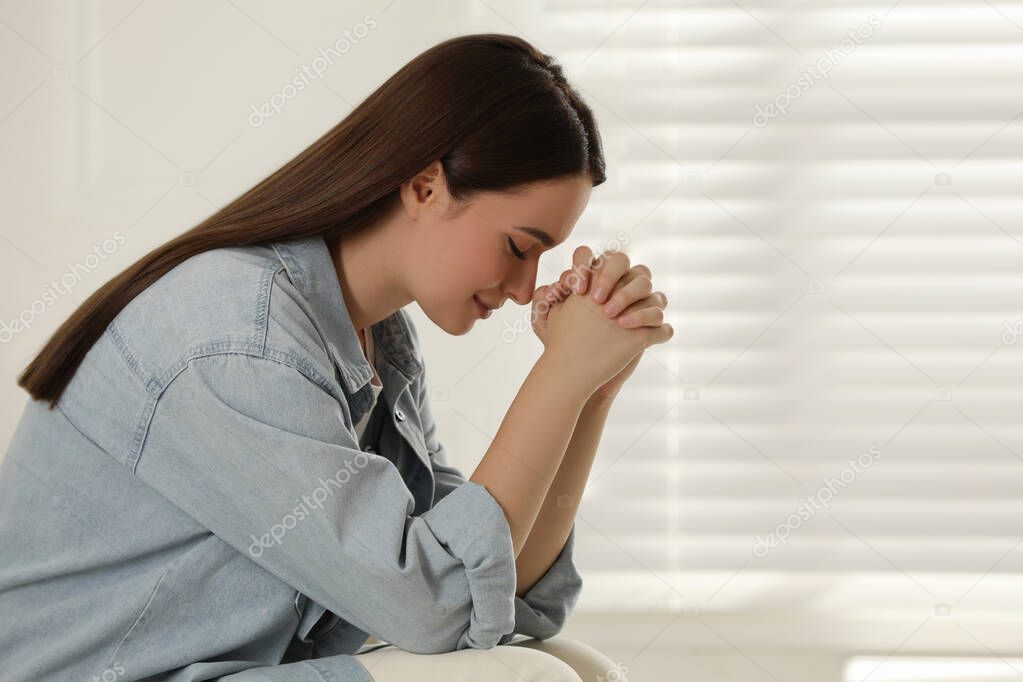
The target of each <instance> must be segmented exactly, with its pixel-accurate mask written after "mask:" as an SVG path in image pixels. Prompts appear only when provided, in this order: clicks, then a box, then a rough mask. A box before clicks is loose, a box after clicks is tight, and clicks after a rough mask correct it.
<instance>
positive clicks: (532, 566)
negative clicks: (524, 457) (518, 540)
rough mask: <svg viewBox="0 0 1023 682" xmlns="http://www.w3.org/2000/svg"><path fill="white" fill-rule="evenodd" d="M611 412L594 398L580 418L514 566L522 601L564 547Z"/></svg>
mask: <svg viewBox="0 0 1023 682" xmlns="http://www.w3.org/2000/svg"><path fill="white" fill-rule="evenodd" d="M610 409H611V399H610V398H605V399H601V398H598V397H593V398H591V399H590V400H588V401H587V403H586V405H585V406H584V407H583V409H582V411H581V413H580V415H579V419H578V421H577V423H576V426H575V432H574V433H573V434H572V438H571V440H570V441H569V444H568V447H567V448H566V450H565V455H564V457H563V458H562V460H561V466H560V467H559V468H558V471H557V474H556V475H555V477H554V481H553V482H552V483H551V486H550V489H549V490H548V491H547V495H546V497H545V498H544V501H543V504H542V505H541V508H540V513H539V514H538V515H537V518H536V521H535V523H534V524H533V527H532V530H531V531H530V534H529V538H528V539H527V540H526V544H525V545H524V546H523V548H522V551H521V552H520V553H519V555H518V558H517V560H516V562H515V569H516V578H517V584H516V594H518V595H519V596H520V597H521V596H523V595H524V594H525V593H526V592H528V591H529V589H530V588H531V587H532V586H533V585H534V584H535V583H536V581H538V580H539V579H540V578H542V577H543V575H544V574H545V573H547V571H548V569H549V568H550V567H551V565H552V564H553V563H554V561H555V559H557V558H558V555H559V554H560V553H561V550H562V548H563V547H564V546H565V541H566V540H567V539H568V534H569V532H570V531H571V530H572V523H573V522H574V521H575V516H576V511H577V510H578V509H579V502H580V500H581V499H582V495H583V491H584V490H585V488H586V482H587V480H589V476H590V470H591V468H592V466H593V459H594V457H595V455H596V452H597V445H598V444H599V443H600V437H601V435H602V434H603V432H604V424H605V423H606V421H607V415H608V412H609V411H610Z"/></svg>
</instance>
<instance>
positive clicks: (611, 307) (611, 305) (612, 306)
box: [604, 301, 618, 315]
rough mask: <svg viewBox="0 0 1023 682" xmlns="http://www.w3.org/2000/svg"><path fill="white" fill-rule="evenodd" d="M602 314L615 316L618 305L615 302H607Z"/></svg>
mask: <svg viewBox="0 0 1023 682" xmlns="http://www.w3.org/2000/svg"><path fill="white" fill-rule="evenodd" d="M604 312H605V313H606V314H608V315H617V314H618V303H617V302H616V301H608V303H607V305H605V306H604Z"/></svg>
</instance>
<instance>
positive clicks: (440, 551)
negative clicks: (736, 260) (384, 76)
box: [0, 35, 672, 681]
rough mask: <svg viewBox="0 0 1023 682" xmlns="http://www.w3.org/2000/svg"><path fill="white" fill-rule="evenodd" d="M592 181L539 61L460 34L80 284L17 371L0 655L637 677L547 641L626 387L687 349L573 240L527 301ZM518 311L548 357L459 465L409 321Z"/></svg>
mask: <svg viewBox="0 0 1023 682" xmlns="http://www.w3.org/2000/svg"><path fill="white" fill-rule="evenodd" d="M604 179H605V178H604V160H603V157H602V152H601V147H600V138H599V135H598V132H597V130H596V127H595V125H594V122H593V116H592V114H591V112H590V110H589V109H588V108H587V107H586V105H585V104H583V103H582V101H581V100H580V98H579V97H578V95H577V94H576V93H575V92H574V90H573V89H572V88H571V87H570V86H568V84H567V83H566V82H565V80H564V78H563V77H562V75H561V71H560V68H559V67H558V66H557V65H556V64H554V63H553V61H552V59H551V58H550V57H548V56H546V55H544V54H542V53H540V52H538V51H536V50H535V49H534V48H533V47H532V46H530V45H529V44H528V43H526V42H524V41H522V40H520V39H518V38H515V37H512V36H502V35H476V36H465V37H461V38H455V39H452V40H448V41H446V42H444V43H441V44H439V45H437V46H435V47H433V48H432V49H430V50H427V51H426V52H424V53H423V54H421V55H419V56H418V57H416V58H415V59H414V60H412V61H411V62H410V63H409V64H408V65H406V66H405V67H404V68H402V69H401V70H400V71H399V72H398V73H396V74H395V75H394V76H393V77H391V78H390V79H389V80H388V81H387V82H385V83H384V84H383V85H382V86H381V87H380V88H378V89H377V90H376V91H375V92H374V93H372V94H371V95H370V96H369V97H368V98H367V99H366V100H365V101H364V102H363V103H362V104H361V105H360V106H358V107H357V108H356V109H355V110H354V111H353V112H352V113H351V114H350V115H349V116H348V117H347V118H345V119H344V120H343V121H342V122H341V123H339V124H338V125H337V126H336V127H335V128H334V129H332V130H331V131H329V132H328V133H326V134H325V135H324V136H323V137H321V138H320V139H319V140H317V141H316V142H314V143H313V144H312V145H311V146H310V147H309V148H308V149H306V150H305V151H303V152H302V153H301V154H299V155H298V156H297V157H296V158H294V159H293V160H291V161H290V162H289V163H287V164H286V165H284V166H283V167H282V168H281V169H279V170H278V171H276V172H274V173H273V174H272V175H270V176H269V177H267V178H266V179H265V180H263V181H262V182H260V183H259V184H258V185H257V186H255V187H254V188H252V189H251V190H249V191H248V192H246V193H245V194H243V195H242V196H241V197H239V198H238V199H236V200H235V201H233V202H232V203H231V204H229V205H228V206H227V207H225V208H224V209H222V210H221V211H219V212H218V213H216V214H215V215H213V216H212V217H210V218H208V219H207V220H205V221H203V222H202V223H201V224H200V225H198V226H197V227H195V228H193V229H191V230H189V231H188V232H186V233H184V234H182V235H181V236H179V237H177V238H175V239H173V240H171V241H170V242H168V243H167V244H164V245H163V246H160V247H158V248H157V249H155V250H154V251H152V252H151V253H149V254H147V255H146V256H145V257H143V258H142V259H141V260H140V261H138V262H137V263H135V264H134V265H133V266H131V267H130V268H128V269H127V270H126V271H125V272H123V273H121V274H120V275H118V276H117V277H116V278H114V279H113V280H112V281H110V282H109V283H107V284H106V285H105V286H103V287H102V288H101V289H100V290H99V291H97V292H96V293H95V294H93V295H92V296H91V297H90V298H89V299H88V300H87V301H86V302H85V303H84V304H83V305H82V306H81V308H79V309H78V310H77V311H76V312H75V313H74V314H73V315H72V316H71V318H70V319H68V321H67V322H66V323H65V324H64V325H63V326H62V327H60V329H58V330H57V332H56V333H55V334H54V336H53V337H52V338H51V339H50V340H49V341H48V343H47V344H46V345H45V347H44V348H43V349H42V351H41V352H40V353H39V355H38V356H37V357H36V358H35V359H34V360H33V361H32V363H31V364H30V365H29V366H28V367H27V368H26V370H25V371H24V373H23V374H22V375H21V377H20V378H19V384H20V385H21V386H22V387H24V388H25V389H26V390H27V391H28V392H29V393H30V395H31V397H32V398H33V400H32V401H30V402H29V403H28V406H27V408H26V410H25V413H24V414H23V415H22V419H21V421H20V422H19V425H18V428H17V431H16V432H15V434H14V437H13V440H12V442H11V445H10V448H9V450H8V452H7V454H6V457H5V458H4V460H3V463H2V469H0V530H2V531H3V535H2V536H0V537H2V538H3V539H4V543H5V544H6V546H5V547H4V548H3V552H2V554H0V556H2V558H0V611H2V612H3V613H4V617H5V618H8V617H10V616H12V615H16V616H17V619H16V620H17V623H16V627H10V628H6V629H4V630H3V631H0V670H2V671H4V672H5V673H7V674H8V675H10V676H11V677H12V678H13V679H34V680H41V679H60V680H63V679H71V678H77V679H90V678H91V679H100V680H124V681H126V680H137V679H143V678H146V679H149V678H153V679H174V680H208V679H214V678H216V679H228V680H251V679H260V680H325V679H330V680H349V679H350V680H372V679H376V680H396V679H409V678H410V671H412V672H414V674H415V675H416V676H418V677H422V678H425V679H434V678H437V679H440V678H443V679H446V680H459V679H487V680H502V679H516V680H517V679H551V680H554V679H558V680H561V679H572V680H576V679H580V678H585V679H595V678H596V676H597V675H602V676H603V678H604V679H609V680H613V679H618V680H622V679H624V675H623V671H621V670H618V669H612V667H613V664H612V663H611V662H610V661H608V660H607V659H606V658H604V657H602V656H601V655H600V654H598V653H597V652H595V651H593V650H592V649H590V648H588V647H586V646H585V645H583V644H580V643H578V642H573V641H572V640H568V639H565V638H562V637H556V636H555V635H557V634H558V633H559V632H560V630H561V627H562V625H563V624H564V622H565V620H566V618H567V616H568V614H569V612H570V611H571V609H572V608H573V606H574V604H575V602H576V598H577V597H578V594H579V590H580V588H581V580H580V578H579V574H578V573H577V572H576V570H575V566H574V564H573V561H572V549H573V542H574V518H575V509H576V504H575V503H576V501H577V500H578V499H579V498H580V496H581V494H582V489H583V486H584V484H585V482H586V479H587V476H588V474H589V470H590V465H591V463H592V460H593V455H594V451H595V449H596V445H597V442H598V440H599V437H600V433H601V430H602V428H603V423H604V419H605V417H606V415H607V411H608V409H609V407H610V404H611V401H612V400H613V398H614V396H615V395H616V394H617V393H618V391H619V389H620V387H621V385H622V383H623V382H624V381H625V380H626V379H627V378H628V377H629V375H630V374H631V372H632V370H633V368H635V366H636V364H637V363H638V361H639V358H640V356H641V355H642V352H643V350H644V349H645V348H646V347H648V346H650V345H652V344H654V343H661V342H664V341H666V340H668V339H669V338H670V337H671V335H672V330H671V327H670V326H669V325H667V324H662V320H663V308H664V306H665V304H666V300H665V298H664V296H663V294H660V293H655V292H652V286H651V281H650V272H649V270H648V269H647V268H645V267H643V266H635V267H630V265H629V262H628V259H627V258H626V257H625V256H624V254H620V253H614V254H611V255H610V256H609V257H606V258H599V259H594V258H592V256H593V254H592V253H590V251H589V249H587V248H585V247H580V248H579V249H577V250H576V251H575V253H574V263H575V267H574V268H573V269H571V270H568V271H566V272H565V273H563V275H562V278H561V280H559V282H557V283H556V284H554V285H550V286H542V287H539V288H537V289H536V290H534V289H533V287H534V286H535V284H536V271H537V264H538V258H539V255H540V253H541V251H543V250H544V249H546V248H550V247H551V246H555V245H557V244H560V243H562V242H563V241H565V240H566V239H567V237H568V236H569V233H570V232H571V230H572V228H573V226H574V224H575V222H576V220H577V219H578V217H579V215H580V214H581V213H582V211H583V209H584V208H585V205H586V203H587V201H588V199H589V192H590V188H591V187H593V186H595V185H598V184H600V183H602V182H603V181H604ZM569 285H571V286H572V287H574V289H573V290H572V291H569V289H568V288H567V287H568V286H569ZM597 292H600V294H599V295H597ZM507 298H511V299H513V300H514V301H515V302H516V303H518V304H520V305H525V304H527V303H530V304H531V306H532V307H531V310H532V312H533V318H532V319H533V324H532V326H533V329H534V331H535V332H536V333H537V335H538V336H539V338H540V340H541V341H542V343H543V346H544V350H543V352H542V354H541V357H540V358H539V359H538V360H537V362H536V364H535V366H534V367H533V369H532V370H531V371H530V373H529V375H528V376H527V378H526V380H525V382H524V383H523V385H522V388H521V389H520V391H519V393H518V395H517V396H516V398H515V400H514V401H513V403H512V405H511V407H510V409H509V410H508V413H507V416H506V417H505V419H504V421H503V423H502V424H501V427H500V429H499V430H498V432H497V434H496V436H495V437H494V439H493V443H492V444H491V446H490V447H489V449H488V450H487V452H486V453H485V455H484V456H483V459H482V461H481V462H480V464H479V466H478V468H477V469H476V470H475V471H474V472H473V474H472V476H471V477H470V478H469V479H468V480H467V479H466V478H465V477H464V476H463V474H462V473H461V472H460V471H458V470H457V469H455V468H453V467H451V466H450V465H448V464H447V455H446V451H445V449H444V446H443V445H442V444H441V443H440V442H439V441H438V440H437V435H436V426H435V422H434V419H433V415H432V413H431V410H430V400H429V397H428V395H427V391H426V386H427V384H426V378H425V371H424V360H423V357H422V355H421V351H420V345H419V339H418V336H417V332H416V330H415V327H414V326H413V325H412V321H411V318H410V317H409V316H408V315H407V313H405V311H404V310H403V306H405V305H406V304H408V303H410V302H412V301H415V302H416V303H417V304H418V305H419V306H420V307H421V308H422V310H423V311H424V313H425V314H426V315H427V316H428V317H429V318H430V319H431V320H432V321H433V322H435V323H436V324H437V325H439V326H440V327H442V328H443V329H444V330H445V331H447V332H449V333H451V334H464V333H465V332H467V331H468V330H469V329H470V328H471V327H472V325H473V323H474V322H475V320H476V319H479V318H484V317H486V316H488V315H489V312H488V309H493V308H497V307H499V306H500V305H501V304H502V303H503V302H504V301H505V300H506V299H507ZM605 304H606V305H605ZM566 501H567V503H566ZM370 636H373V637H374V641H379V642H382V643H385V645H384V646H382V647H380V646H377V648H375V649H373V650H371V651H368V650H367V648H366V647H365V646H364V645H365V644H366V642H367V639H368V638H369V637H370ZM521 636H525V638H526V639H518V640H517V641H512V640H514V639H516V638H517V637H521ZM376 638H379V639H376ZM498 645H501V646H498ZM505 645H507V646H505ZM360 652H361V653H360ZM424 654H431V655H430V656H425V655H424Z"/></svg>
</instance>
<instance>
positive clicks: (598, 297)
mask: <svg viewBox="0 0 1023 682" xmlns="http://www.w3.org/2000/svg"><path fill="white" fill-rule="evenodd" d="M628 271H629V257H628V256H627V255H626V254H625V253H623V252H622V251H613V252H611V253H610V254H607V255H601V261H600V267H599V269H598V270H596V272H595V273H594V275H593V276H592V278H591V281H590V284H591V286H592V292H593V300H594V301H596V302H597V303H604V302H605V301H606V300H607V297H608V296H609V295H610V294H611V290H612V289H613V288H614V285H615V283H616V282H617V281H618V280H619V279H621V278H622V275H624V274H625V273H627V272H628Z"/></svg>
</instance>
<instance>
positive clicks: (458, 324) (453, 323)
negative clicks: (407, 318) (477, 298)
mask: <svg viewBox="0 0 1023 682" xmlns="http://www.w3.org/2000/svg"><path fill="white" fill-rule="evenodd" d="M420 308H421V309H422V311H423V313H425V314H426V316H427V317H428V318H430V321H431V322H433V323H434V324H435V325H437V326H438V327H440V328H441V329H443V330H444V331H445V332H447V333H448V334H451V335H452V336H464V335H465V334H468V333H469V332H470V331H472V328H473V327H474V326H475V325H476V321H477V320H478V319H479V318H478V317H476V304H475V303H473V302H472V301H471V300H470V301H469V310H468V312H466V309H465V307H464V306H463V307H462V308H460V309H458V310H455V309H454V307H453V306H450V307H445V309H444V310H443V311H442V314H440V315H438V314H436V312H435V311H433V310H427V309H426V308H423V307H422V306H420Z"/></svg>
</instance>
